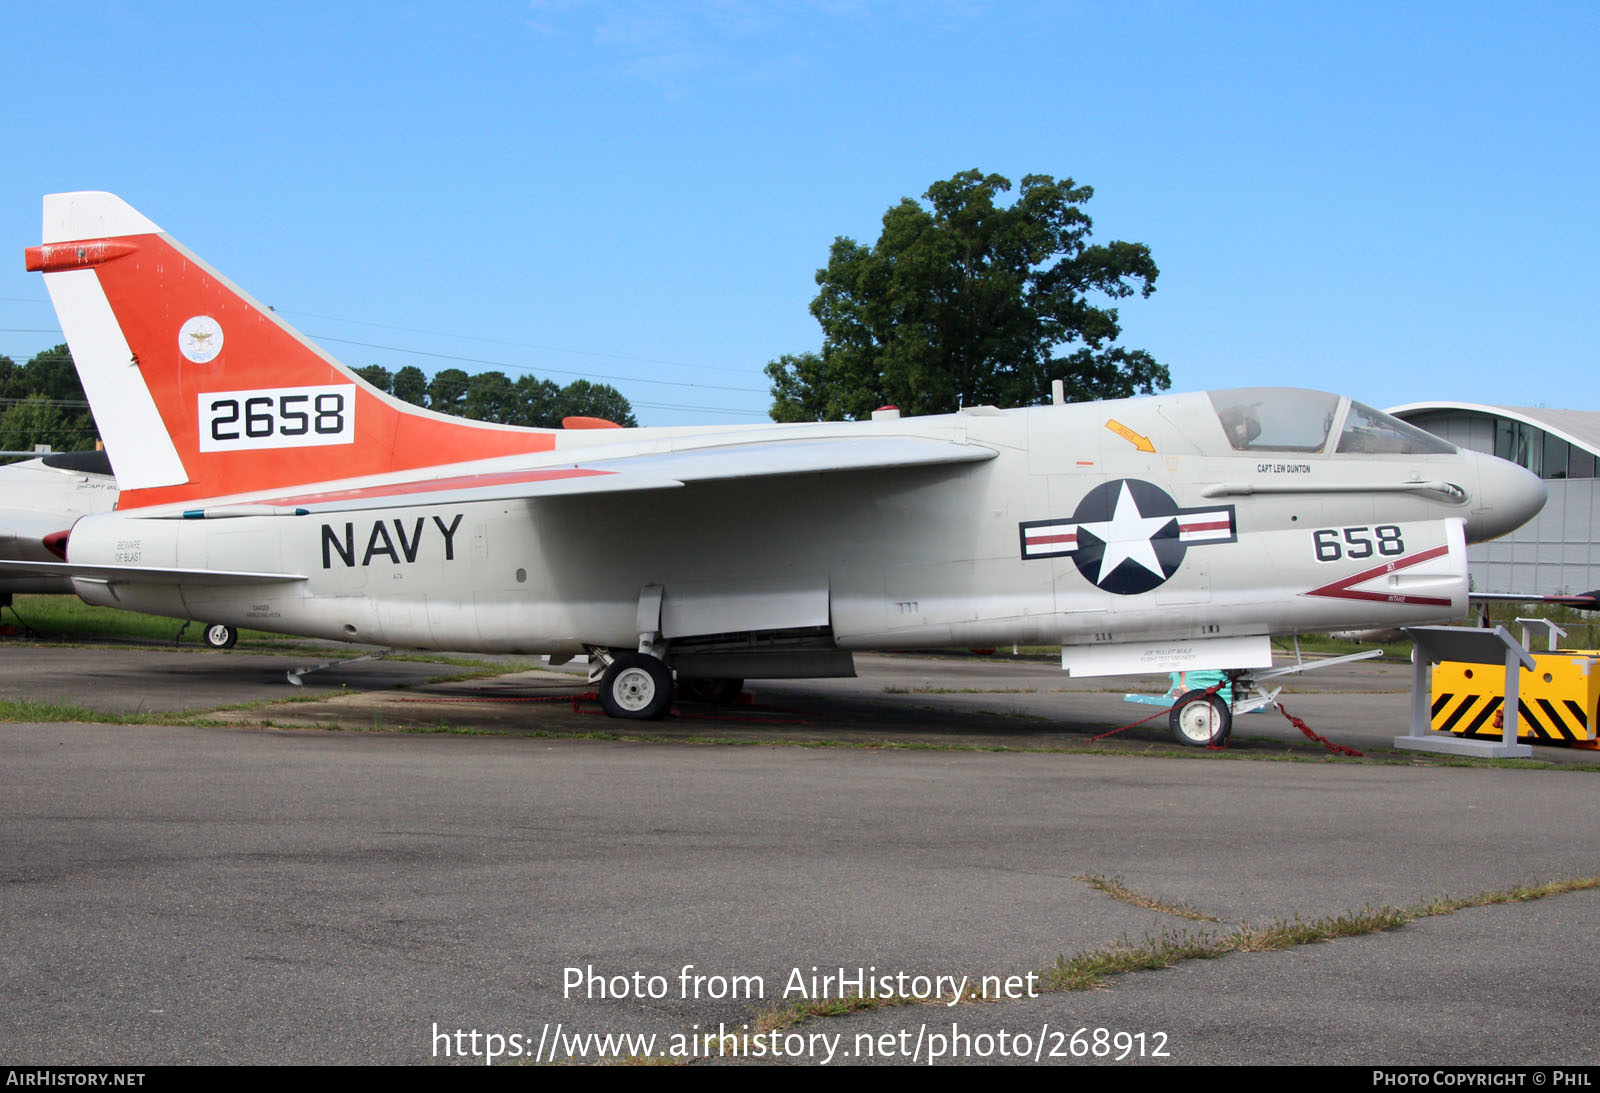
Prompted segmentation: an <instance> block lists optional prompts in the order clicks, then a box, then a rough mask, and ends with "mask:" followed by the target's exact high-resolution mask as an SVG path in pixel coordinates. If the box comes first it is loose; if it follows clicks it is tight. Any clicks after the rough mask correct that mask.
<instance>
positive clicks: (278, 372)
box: [27, 192, 555, 509]
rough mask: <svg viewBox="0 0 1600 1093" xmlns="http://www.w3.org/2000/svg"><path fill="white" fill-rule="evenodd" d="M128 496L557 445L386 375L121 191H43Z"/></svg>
mask: <svg viewBox="0 0 1600 1093" xmlns="http://www.w3.org/2000/svg"><path fill="white" fill-rule="evenodd" d="M27 265H28V268H29V269H30V270H38V271H40V272H42V273H43V274H44V277H45V285H46V287H47V288H48V289H49V291H50V298H51V301H52V303H54V305H55V308H56V314H57V316H58V317H59V318H60V321H61V329H62V330H63V331H64V332H65V333H66V336H67V344H68V346H69V347H70V348H71V350H72V357H73V360H74V361H75V362H76V364H77V367H78V374H79V376H80V378H81V379H82V381H83V387H84V392H85V394H86V395H87V396H88V398H89V404H90V407H91V408H92V409H93V411H94V416H95V421H96V423H97V424H98V426H99V427H100V433H101V436H102V437H103V438H104V439H105V442H106V449H107V452H108V454H109V455H110V457H111V464H112V467H113V468H114V469H115V471H116V474H117V480H118V484H119V486H120V487H121V489H122V491H123V492H122V500H121V507H122V508H125V509H126V508H130V507H139V506H145V505H159V504H170V503H179V502H184V503H187V502H191V501H195V500H200V499H210V498H219V497H237V496H247V495H251V494H256V493H260V492H263V491H269V490H279V489H283V488H285V487H299V486H308V485H314V484H317V483H322V482H329V481H334V480H342V479H347V478H357V477H363V476H367V475H375V474H385V473H388V472H392V471H407V470H414V469H418V468H422V467H431V466H435V465H439V464H448V463H457V462H465V461H468V460H474V459H486V458H490V457H494V456H503V455H515V454H519V453H524V452H538V451H548V450H549V449H551V448H553V447H554V446H555V441H554V436H553V434H552V433H550V432H548V431H546V430H538V429H520V428H514V427H511V426H501V425H491V424H487V423H484V422H469V421H463V420H461V419H460V418H453V417H448V416H445V415H443V414H437V413H434V412H432V411H429V410H423V409H421V408H419V407H415V406H411V405H410V404H408V403H405V402H401V401H399V400H398V399H395V398H393V397H392V396H390V395H387V394H385V393H383V392H380V391H378V390H376V389H374V388H373V387H372V386H371V385H369V384H367V383H366V382H365V381H363V380H362V379H361V378H360V377H358V376H356V375H355V374H354V373H353V372H351V371H350V370H349V369H348V368H346V367H345V366H344V365H342V364H340V363H339V362H338V361H336V360H335V359H334V358H332V357H331V356H329V355H328V354H327V353H325V352H323V350H322V349H320V348H319V347H317V346H316V345H313V344H312V343H311V342H309V341H307V340H306V339H305V337H303V336H302V335H301V334H300V333H298V332H297V331H295V330H294V329H293V328H292V327H290V326H288V325H287V324H286V323H284V322H283V321H282V320H280V319H279V318H278V317H277V316H276V315H275V314H273V313H272V312H271V311H270V310H268V309H267V308H265V307H262V306H261V305H260V304H258V303H257V302H256V301H255V300H253V299H251V298H250V297H249V296H248V295H246V294H245V293H243V292H241V291H240V290H239V289H238V288H236V287H235V286H234V285H233V284H231V283H230V282H229V281H228V280H227V279H225V278H224V277H222V276H221V275H220V274H218V273H217V272H216V271H215V270H213V269H212V268H211V267H210V266H208V265H206V264H205V263H204V262H203V261H201V260H200V259H199V258H197V257H196V256H195V255H194V254H192V253H190V252H189V251H188V250H187V249H186V248H184V247H183V246H182V245H181V244H179V243H177V242H176V241H175V240H173V239H172V237H171V236H169V235H167V234H165V233H164V232H162V231H161V229H160V228H159V227H157V226H156V225H155V224H154V223H152V222H151V221H150V220H149V219H147V218H146V217H144V216H143V215H141V214H140V213H139V212H138V211H136V210H135V209H133V208H132V207H131V206H129V205H128V204H127V203H126V202H124V201H122V200H121V199H120V198H118V197H116V196H115V195H113V194H108V193H94V192H85V193H70V194H51V195H49V196H47V197H46V198H45V199H44V242H43V243H42V244H41V245H40V246H37V247H29V248H28V250H27Z"/></svg>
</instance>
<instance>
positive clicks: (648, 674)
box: [600, 653, 672, 721]
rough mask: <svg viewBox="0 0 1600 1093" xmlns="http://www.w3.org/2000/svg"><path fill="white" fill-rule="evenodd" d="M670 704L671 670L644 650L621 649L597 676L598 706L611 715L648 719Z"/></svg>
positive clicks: (659, 713)
mask: <svg viewBox="0 0 1600 1093" xmlns="http://www.w3.org/2000/svg"><path fill="white" fill-rule="evenodd" d="M671 705H672V670H671V669H670V668H668V667H667V666H666V665H665V664H663V663H661V661H660V660H659V659H657V658H656V657H653V656H650V655H648V654H646V653H623V654H621V655H620V656H618V657H616V658H615V659H614V660H612V662H611V666H610V667H609V668H607V669H606V671H605V675H603V676H601V677H600V707H601V709H603V710H605V712H606V713H607V714H609V715H610V716H612V717H626V718H630V719H633V720H636V721H648V720H651V719H653V718H657V717H660V716H661V715H662V714H664V713H666V712H667V707H669V706H671Z"/></svg>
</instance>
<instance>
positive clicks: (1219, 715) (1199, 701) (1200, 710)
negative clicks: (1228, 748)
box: [1167, 691, 1233, 748]
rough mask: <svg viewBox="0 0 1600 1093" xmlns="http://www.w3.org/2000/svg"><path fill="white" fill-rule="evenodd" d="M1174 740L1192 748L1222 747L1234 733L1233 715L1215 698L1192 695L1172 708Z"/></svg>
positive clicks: (1169, 716)
mask: <svg viewBox="0 0 1600 1093" xmlns="http://www.w3.org/2000/svg"><path fill="white" fill-rule="evenodd" d="M1167 720H1168V722H1169V723H1170V724H1171V726H1172V736H1173V739H1175V740H1176V741H1177V742H1178V743H1180V744H1183V745H1185V746H1187V747H1191V748H1204V747H1207V746H1210V747H1218V748H1220V747H1222V746H1223V745H1224V744H1226V743H1227V742H1228V736H1229V734H1230V733H1232V732H1233V711H1232V710H1230V709H1228V704H1227V703H1226V702H1224V701H1222V699H1220V698H1218V697H1217V696H1216V695H1214V694H1207V693H1206V692H1205V691H1189V692H1187V693H1185V694H1184V695H1182V696H1181V697H1180V698H1179V699H1178V701H1176V702H1174V703H1173V704H1172V713H1171V714H1169V715H1168V718H1167Z"/></svg>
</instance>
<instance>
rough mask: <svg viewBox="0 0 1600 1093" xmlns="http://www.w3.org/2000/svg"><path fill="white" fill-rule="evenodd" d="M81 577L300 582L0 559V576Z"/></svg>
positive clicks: (220, 572) (274, 576)
mask: <svg viewBox="0 0 1600 1093" xmlns="http://www.w3.org/2000/svg"><path fill="white" fill-rule="evenodd" d="M7 576H14V577H67V578H72V577H83V578H85V579H87V580H93V581H111V582H113V583H121V584H163V585H171V584H179V585H192V586H195V587H199V586H201V585H241V584H276V583H283V582H286V581H303V580H305V579H306V578H305V577H304V576H303V575H302V574H298V573H247V572H241V571H236V570H229V569H158V568H156V567H155V566H138V565H77V564H75V563H73V562H0V578H3V577H7Z"/></svg>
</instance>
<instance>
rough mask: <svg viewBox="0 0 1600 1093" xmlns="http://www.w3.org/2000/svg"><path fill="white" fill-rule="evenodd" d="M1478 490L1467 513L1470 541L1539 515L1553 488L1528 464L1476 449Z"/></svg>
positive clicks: (1506, 530) (1495, 534) (1511, 528)
mask: <svg viewBox="0 0 1600 1093" xmlns="http://www.w3.org/2000/svg"><path fill="white" fill-rule="evenodd" d="M1475 454H1476V455H1477V457H1478V458H1477V462H1478V492H1477V494H1476V495H1474V496H1473V498H1472V501H1471V508H1470V510H1469V511H1468V513H1467V542H1469V543H1481V542H1483V541H1484V540H1485V539H1496V538H1499V537H1500V536H1502V535H1507V534H1509V533H1511V532H1513V531H1515V530H1517V528H1519V527H1521V526H1522V525H1523V524H1526V523H1527V522H1528V521H1529V520H1532V519H1533V518H1534V517H1535V516H1537V515H1539V510H1540V509H1542V508H1544V502H1545V498H1546V497H1548V496H1549V491H1548V490H1546V489H1545V487H1544V483H1543V482H1541V481H1540V480H1539V476H1538V475H1536V474H1534V473H1533V472H1532V471H1530V470H1528V469H1527V468H1525V467H1519V466H1517V465H1516V464H1515V463H1511V462H1508V461H1506V460H1504V459H1496V458H1495V457H1494V456H1492V455H1485V454H1483V453H1481V452H1479V453H1475Z"/></svg>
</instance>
